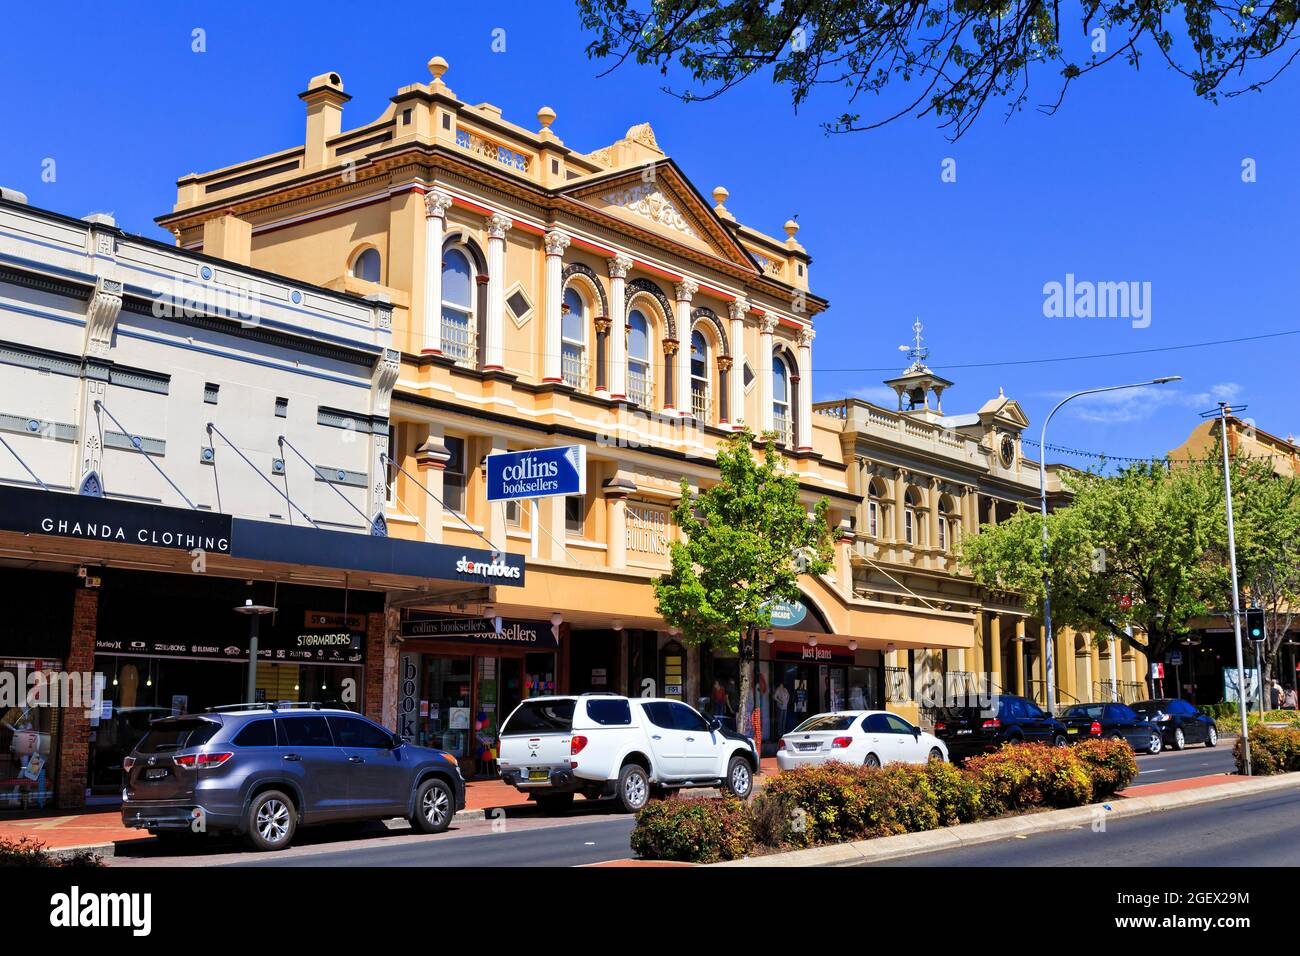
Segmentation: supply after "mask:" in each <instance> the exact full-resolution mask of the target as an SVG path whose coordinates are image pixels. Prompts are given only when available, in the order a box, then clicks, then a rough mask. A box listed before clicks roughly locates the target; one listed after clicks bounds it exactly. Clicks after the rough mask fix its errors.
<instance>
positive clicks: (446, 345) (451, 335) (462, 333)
mask: <svg viewBox="0 0 1300 956" xmlns="http://www.w3.org/2000/svg"><path fill="white" fill-rule="evenodd" d="M442 354H443V355H446V356H448V357H449V358H451V359H454V360H455V362H456V364H457V365H465V366H468V367H469V368H473V367H474V364H475V360H476V354H475V341H474V326H472V325H471V324H470V322H469V317H468V316H466V317H461V316H456V315H447V314H445V313H444V314H443V317H442Z"/></svg>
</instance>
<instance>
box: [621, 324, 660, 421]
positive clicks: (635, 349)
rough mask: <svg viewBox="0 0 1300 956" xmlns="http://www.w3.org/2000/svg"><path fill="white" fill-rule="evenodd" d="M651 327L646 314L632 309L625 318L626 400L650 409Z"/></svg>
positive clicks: (652, 388) (652, 391) (651, 390)
mask: <svg viewBox="0 0 1300 956" xmlns="http://www.w3.org/2000/svg"><path fill="white" fill-rule="evenodd" d="M651 328H652V326H651V324H650V320H649V319H648V318H647V317H646V314H645V313H644V312H642V311H641V310H640V309H633V310H632V311H631V312H629V313H628V316H627V399H628V401H629V402H633V403H635V404H637V405H641V406H644V407H647V408H648V407H650V405H651V404H652V400H653V396H654V382H653V380H652V378H651V365H650V344H651V334H650V330H651Z"/></svg>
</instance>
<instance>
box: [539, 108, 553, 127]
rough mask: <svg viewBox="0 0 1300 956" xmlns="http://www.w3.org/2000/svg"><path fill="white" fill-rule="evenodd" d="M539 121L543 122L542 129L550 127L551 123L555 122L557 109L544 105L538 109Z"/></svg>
mask: <svg viewBox="0 0 1300 956" xmlns="http://www.w3.org/2000/svg"><path fill="white" fill-rule="evenodd" d="M537 122H539V123H541V124H542V129H550V127H551V124H552V123H554V122H555V110H553V109H551V108H550V107H549V106H543V107H542V108H541V109H540V110H538V111H537Z"/></svg>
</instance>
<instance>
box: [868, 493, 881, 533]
mask: <svg viewBox="0 0 1300 956" xmlns="http://www.w3.org/2000/svg"><path fill="white" fill-rule="evenodd" d="M880 510H881V506H880V486H879V485H878V484H876V482H875V480H874V479H873V480H872V482H871V484H869V485H868V486H867V534H869V535H871V537H873V538H875V537H878V536H879V535H880V519H881V514H880Z"/></svg>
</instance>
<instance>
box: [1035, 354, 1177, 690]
mask: <svg viewBox="0 0 1300 956" xmlns="http://www.w3.org/2000/svg"><path fill="white" fill-rule="evenodd" d="M1182 378H1183V377H1182V376H1181V375H1166V376H1165V377H1164V378H1153V379H1152V380H1151V381H1149V382H1133V383H1132V384H1130V385H1107V386H1105V387H1104V388H1087V389H1084V390H1083V391H1081V392H1075V393H1074V394H1073V395H1067V396H1066V397H1065V398H1063V399H1061V400H1060V401H1059V402H1057V403H1056V407H1055V408H1053V409H1052V410H1051V411H1050V412H1048V414H1047V418H1045V419H1043V430H1042V433H1041V434H1040V436H1039V441H1038V500H1039V507H1040V509H1041V512H1042V516H1043V663H1044V665H1045V669H1046V671H1047V712H1048V713H1049V714H1055V713H1056V673H1055V671H1054V668H1053V662H1052V569H1051V567H1050V566H1049V565H1048V563H1047V426H1048V425H1049V424H1051V421H1052V416H1053V415H1055V414H1056V413H1057V412H1059V411H1060V410H1061V406H1063V405H1064V404H1065V403H1066V402H1069V401H1073V400H1074V399H1076V398H1079V397H1081V396H1083V395H1098V394H1100V393H1101V392H1118V391H1122V390H1123V389H1126V388H1145V387H1146V386H1148V385H1164V384H1166V383H1168V382H1180V381H1182Z"/></svg>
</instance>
